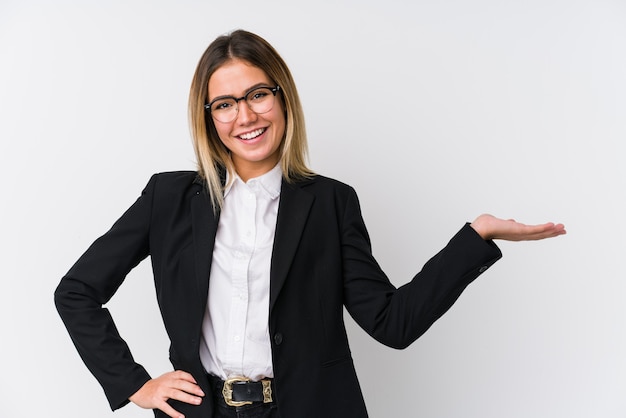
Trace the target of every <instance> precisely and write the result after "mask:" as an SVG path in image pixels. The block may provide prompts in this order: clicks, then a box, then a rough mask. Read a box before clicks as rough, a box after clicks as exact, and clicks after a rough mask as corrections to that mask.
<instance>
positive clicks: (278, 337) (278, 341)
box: [274, 332, 283, 345]
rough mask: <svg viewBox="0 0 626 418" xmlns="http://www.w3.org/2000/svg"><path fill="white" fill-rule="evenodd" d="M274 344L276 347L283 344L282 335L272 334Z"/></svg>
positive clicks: (278, 333)
mask: <svg viewBox="0 0 626 418" xmlns="http://www.w3.org/2000/svg"><path fill="white" fill-rule="evenodd" d="M274 342H275V343H276V345H281V344H282V343H283V334H281V333H280V332H277V333H276V334H274Z"/></svg>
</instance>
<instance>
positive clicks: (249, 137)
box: [237, 128, 267, 141]
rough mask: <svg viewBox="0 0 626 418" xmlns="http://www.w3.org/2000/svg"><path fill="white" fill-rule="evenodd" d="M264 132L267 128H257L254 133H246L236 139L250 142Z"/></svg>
mask: <svg viewBox="0 0 626 418" xmlns="http://www.w3.org/2000/svg"><path fill="white" fill-rule="evenodd" d="M266 130H267V128H259V129H256V130H254V131H251V132H246V133H245V134H241V135H239V136H238V137H237V138H239V139H243V140H244V141H250V140H252V139H254V138H256V137H258V136H259V135H262V134H263V132H265V131H266Z"/></svg>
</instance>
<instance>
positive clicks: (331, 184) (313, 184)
mask: <svg viewBox="0 0 626 418" xmlns="http://www.w3.org/2000/svg"><path fill="white" fill-rule="evenodd" d="M295 184H296V185H298V186H299V187H301V188H303V189H305V190H307V191H308V190H328V191H335V192H343V193H354V188H353V187H352V186H350V185H348V184H346V183H343V182H341V181H339V180H336V179H333V178H330V177H326V176H322V175H319V174H316V175H314V176H312V177H310V178H308V179H305V180H301V181H297V182H296V183H295Z"/></svg>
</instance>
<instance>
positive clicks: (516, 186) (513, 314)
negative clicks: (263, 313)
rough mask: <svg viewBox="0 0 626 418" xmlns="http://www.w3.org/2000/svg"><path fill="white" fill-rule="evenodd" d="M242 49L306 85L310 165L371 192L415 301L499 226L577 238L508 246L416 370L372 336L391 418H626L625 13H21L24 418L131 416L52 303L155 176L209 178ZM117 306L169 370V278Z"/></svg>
mask: <svg viewBox="0 0 626 418" xmlns="http://www.w3.org/2000/svg"><path fill="white" fill-rule="evenodd" d="M236 28H245V29H248V30H252V31H255V32H257V33H259V34H260V35H262V36H263V37H265V38H266V39H268V40H269V41H270V42H271V43H272V44H273V45H274V46H275V47H276V48H277V49H278V51H279V52H280V53H281V54H282V55H283V57H284V58H285V60H286V61H287V63H288V64H289V65H290V67H291V69H292V71H293V74H294V77H295V79H296V82H297V84H298V86H299V89H300V94H301V97H302V100H303V103H304V108H305V113H306V115H307V126H308V132H309V141H310V151H311V159H310V160H311V166H312V167H313V169H315V170H316V171H318V172H320V173H323V174H325V175H328V176H331V177H335V178H338V179H340V180H342V181H344V182H347V183H349V184H351V185H353V186H354V187H355V188H356V189H357V192H358V193H359V196H360V199H361V204H362V206H363V213H364V217H365V220H366V223H367V224H368V227H369V230H370V233H371V236H372V241H373V247H374V253H375V255H376V256H377V258H378V260H379V262H380V263H381V264H382V266H383V267H384V269H385V270H386V271H387V272H388V273H389V275H390V277H391V279H392V280H393V282H394V283H396V284H397V285H400V284H403V283H405V282H406V281H407V280H409V278H410V277H411V276H412V275H413V274H414V273H415V272H417V270H419V268H420V267H421V265H422V264H423V263H424V262H425V261H426V260H427V259H428V258H429V257H430V256H431V255H433V254H434V253H435V252H436V251H438V250H439V249H440V248H441V247H442V246H443V245H445V243H446V242H447V240H448V239H449V238H450V237H451V236H452V235H453V234H454V233H455V232H456V230H457V229H458V228H460V227H461V226H462V225H463V223H464V222H465V221H468V220H471V219H473V218H474V217H475V216H476V215H478V214H480V213H482V212H491V213H494V214H496V215H498V216H502V217H515V218H516V219H518V220H521V221H524V222H529V223H540V222H544V221H549V220H553V221H558V222H563V223H565V224H566V226H567V229H568V232H569V233H568V235H567V236H565V237H559V238H557V239H553V240H549V241H542V242H536V243H501V244H500V245H501V248H502V250H503V252H504V258H503V260H502V261H500V262H499V263H497V264H496V265H495V266H494V267H493V268H492V269H490V270H489V271H488V272H487V273H486V274H485V275H483V276H482V277H481V278H480V279H479V280H478V281H477V282H475V283H474V284H472V285H471V286H470V288H468V290H467V291H466V292H465V293H464V295H463V296H462V297H461V299H460V300H459V301H458V303H457V304H456V305H455V306H454V307H453V308H452V309H451V310H450V312H448V313H447V314H446V315H445V316H444V317H443V318H442V319H441V320H440V321H439V322H437V323H436V324H435V325H434V326H433V327H432V328H431V330H430V331H429V332H428V333H427V334H426V335H425V336H424V337H422V338H421V339H420V340H418V341H417V342H416V343H415V344H413V345H412V346H411V347H410V348H409V349H407V350H404V351H395V350H392V349H389V348H386V347H383V346H380V345H378V344H377V343H376V342H374V341H373V340H371V339H370V338H369V337H368V336H366V335H365V334H364V333H363V332H362V331H361V330H360V329H358V328H356V327H355V326H354V324H353V323H352V322H351V320H349V321H348V326H349V331H350V335H351V346H352V350H353V355H354V358H355V362H356V366H357V370H358V372H359V376H360V379H361V383H362V386H363V391H364V394H365V397H366V402H367V404H368V407H369V410H370V415H371V416H372V417H379V418H388V417H396V416H411V417H413V416H415V417H429V418H439V417H480V418H488V417H493V418H502V417H508V418H517V417H520V418H521V417H569V418H572V417H625V416H626V303H624V299H625V298H624V297H625V296H626V282H625V281H624V279H625V273H624V269H623V259H624V255H625V254H624V249H625V246H624V238H625V237H626V227H625V222H624V214H625V213H626V198H625V190H626V164H625V163H624V160H625V157H626V155H625V154H626V153H625V151H624V145H623V144H621V143H622V142H624V139H626V122H625V119H626V118H625V116H626V3H625V2H623V1H621V0H613V1H610V0H562V1H560V0H541V1H538V0H524V1H511V0H506V1H497V0H478V1H471V2H469V1H460V0H458V1H450V0H447V1H437V2H436V1H430V2H429V1H425V0H418V1H412V2H408V1H404V0H386V1H356V0H354V1H343V2H342V1H336V0H335V1H321V0H316V1H309V2H306V3H304V2H303V3H302V4H299V3H297V2H294V1H288V0H275V1H247V0H238V1H220V2H209V1H177V2H173V1H172V2H165V1H148V0H143V1H139V0H136V1H133V0H129V1H75V2H71V1H67V0H66V1H62V0H57V1H54V2H52V1H49V2H44V1H35V0H30V1H22V0H8V1H7V0H1V2H0V60H1V61H0V140H1V142H0V170H1V172H0V186H1V189H0V192H1V196H2V201H1V205H0V210H1V215H0V219H1V222H2V232H1V234H0V237H1V238H0V240H1V241H0V243H1V252H0V254H1V255H0V257H1V259H2V263H1V266H2V267H1V268H2V270H1V271H2V282H3V291H2V292H0V330H1V333H2V334H1V335H2V337H1V338H2V343H1V347H2V359H3V362H2V368H1V371H2V373H1V377H0V405H1V406H0V415H1V416H3V417H27V418H32V417H44V416H54V417H60V416H65V417H89V418H99V417H109V416H113V415H112V414H111V412H110V411H109V410H108V405H107V402H106V400H105V397H104V395H103V393H102V391H101V389H100V387H99V386H98V385H97V383H96V381H95V379H93V378H92V377H91V375H90V374H89V373H88V372H87V370H86V368H85V367H84V366H83V364H82V362H81V361H80V359H79V357H78V355H77V354H76V352H75V350H74V348H73V346H72V344H71V342H70V339H69V337H68V336H67V333H66V331H65V329H64V328H63V325H62V323H61V321H60V319H59V318H58V316H57V314H56V311H55V309H54V305H53V300H52V294H53V291H54V288H55V287H56V285H57V284H58V281H59V280H60V278H61V277H62V275H63V274H64V273H65V272H66V271H67V270H68V269H69V267H70V266H71V265H72V264H73V262H74V261H75V260H76V259H77V258H78V257H79V256H80V254H81V253H82V252H83V251H84V250H85V249H86V248H87V246H88V245H89V244H90V243H91V242H92V241H93V240H94V239H95V238H96V237H97V236H99V235H100V234H102V233H103V232H105V231H106V230H107V229H108V227H109V226H110V225H111V224H112V222H113V221H114V220H115V219H117V217H118V216H119V215H120V214H121V213H122V212H123V210H124V209H125V208H126V207H127V206H129V205H130V204H131V203H132V202H133V201H134V200H135V198H136V197H137V196H138V194H139V192H140V191H141V189H142V188H143V186H144V185H145V183H146V182H147V180H148V178H149V176H150V175H151V174H152V173H153V172H157V171H166V170H177V169H190V168H191V169H193V168H194V157H193V153H192V147H191V141H190V139H189V131H188V127H187V115H186V101H187V93H188V88H189V84H190V81H191V77H192V74H193V71H194V69H195V65H196V63H197V61H198V59H199V57H200V55H201V54H202V52H203V51H204V49H205V48H206V46H207V45H208V44H209V43H210V42H211V41H212V40H213V39H214V38H215V37H216V36H218V35H220V34H222V33H224V32H227V31H230V30H232V29H236ZM109 305H110V306H109V308H110V309H111V310H112V312H113V315H114V317H115V318H116V321H117V324H118V327H119V328H120V331H121V332H122V334H123V335H124V336H125V337H126V339H127V340H128V342H129V344H130V345H131V347H132V349H133V353H134V354H135V357H136V358H137V359H138V361H140V362H141V363H142V364H144V365H145V366H146V368H147V369H148V370H149V371H150V372H151V373H153V374H154V375H158V374H160V373H163V372H165V371H167V370H169V367H170V365H169V363H168V362H167V349H168V341H167V339H166V336H165V333H164V331H163V329H162V326H161V322H160V316H159V313H158V310H157V307H156V302H155V297H154V291H153V288H152V284H151V274H150V269H149V266H148V263H143V264H142V265H140V266H139V267H138V268H137V269H136V270H135V271H134V272H133V273H131V275H130V276H129V278H128V280H127V281H126V283H125V284H124V286H122V288H121V289H120V291H119V292H118V294H117V295H116V297H115V298H114V300H113V301H112V302H111V303H110V304H109ZM321 402H323V400H321ZM114 416H117V417H149V416H152V415H151V412H149V411H144V410H141V409H139V408H138V407H136V406H134V405H130V406H127V407H125V408H123V409H122V410H120V411H119V412H116V413H115V415H114ZM286 418H294V417H286ZM295 418H297V417H295Z"/></svg>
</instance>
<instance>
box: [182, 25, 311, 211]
mask: <svg viewBox="0 0 626 418" xmlns="http://www.w3.org/2000/svg"><path fill="white" fill-rule="evenodd" d="M233 59H239V60H243V61H246V62H248V63H249V64H252V65H253V66H255V67H258V68H260V69H261V70H263V71H265V73H266V74H267V76H268V77H269V78H270V79H271V80H272V81H273V82H274V83H276V84H277V85H279V86H280V93H279V94H282V99H283V103H284V105H285V118H286V129H285V137H284V138H283V140H282V143H281V146H280V153H281V157H280V164H281V168H282V171H283V177H284V179H285V180H286V181H288V182H293V181H295V180H298V179H302V178H307V177H311V176H312V175H313V174H314V173H313V172H312V171H311V170H310V169H309V168H308V166H307V164H306V160H307V153H308V146H307V138H306V130H305V126H304V112H303V111H302V105H301V104H300V98H299V96H298V91H297V89H296V85H295V82H294V80H293V77H292V76H291V72H290V71H289V68H288V67H287V64H286V63H285V61H283V59H282V58H281V56H280V55H279V54H278V52H277V51H276V50H275V49H274V47H272V46H271V45H270V44H269V43H268V42H267V41H266V40H265V39H263V38H261V37H260V36H258V35H256V34H254V33H251V32H247V31H244V30H236V31H234V32H231V33H229V34H227V35H222V36H220V37H218V38H217V39H215V40H214V41H213V42H212V43H211V44H210V45H209V47H208V48H207V49H206V51H205V52H204V54H203V55H202V57H201V58H200V61H199V63H198V66H197V67H196V71H195V74H194V76H193V80H192V83H191V89H190V92H189V123H190V127H191V135H192V139H193V145H194V151H195V153H196V158H197V164H198V173H199V174H200V176H201V177H202V178H203V179H204V181H205V183H206V187H207V189H208V191H209V195H210V197H211V203H212V204H213V210H214V211H215V212H217V211H219V209H221V207H222V204H223V201H224V196H223V187H224V185H223V182H222V179H221V177H220V174H221V173H223V172H224V170H228V171H229V172H230V174H231V175H232V174H234V171H235V168H234V166H233V163H232V160H231V159H230V155H229V150H228V148H226V147H225V146H224V144H223V143H222V141H221V140H220V138H219V136H218V135H217V131H216V129H215V124H214V123H213V118H212V117H211V116H210V115H209V114H208V112H207V111H206V110H205V108H204V105H205V104H206V103H208V85H209V78H211V75H213V73H214V72H215V71H216V70H217V69H218V68H220V67H221V66H222V65H224V64H225V63H227V62H229V61H231V60H233Z"/></svg>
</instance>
